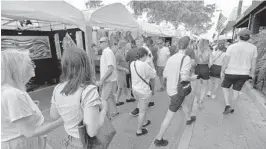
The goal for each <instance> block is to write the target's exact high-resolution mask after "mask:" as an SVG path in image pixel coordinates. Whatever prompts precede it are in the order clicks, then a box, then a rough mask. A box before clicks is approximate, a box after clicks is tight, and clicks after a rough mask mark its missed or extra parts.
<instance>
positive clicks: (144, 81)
mask: <svg viewBox="0 0 266 149" xmlns="http://www.w3.org/2000/svg"><path fill="white" fill-rule="evenodd" d="M134 67H135V71H136V73H137V75H138V76H139V78H140V79H141V80H142V81H143V82H144V83H146V84H147V85H148V86H149V87H150V90H152V87H151V84H150V83H148V82H147V81H146V80H145V79H143V78H142V77H141V76H140V75H139V73H138V71H137V68H136V61H135V62H134Z"/></svg>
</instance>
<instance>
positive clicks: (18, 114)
mask: <svg viewBox="0 0 266 149" xmlns="http://www.w3.org/2000/svg"><path fill="white" fill-rule="evenodd" d="M27 116H32V123H34V124H35V126H36V127H38V126H40V125H42V124H43V122H44V117H43V115H42V113H41V111H40V109H39V108H38V106H37V105H36V104H35V103H34V102H33V100H32V99H31V98H30V96H29V94H28V93H27V92H25V91H21V90H19V89H17V88H14V87H12V86H10V85H2V89H1V142H6V141H10V140H12V139H16V138H18V137H19V136H21V133H20V132H19V129H18V128H17V127H16V125H15V124H14V123H13V122H14V121H16V120H19V119H21V118H24V117H27Z"/></svg>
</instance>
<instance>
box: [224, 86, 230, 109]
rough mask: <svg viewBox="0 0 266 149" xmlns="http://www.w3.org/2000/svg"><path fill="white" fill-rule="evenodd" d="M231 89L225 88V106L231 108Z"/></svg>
mask: <svg viewBox="0 0 266 149" xmlns="http://www.w3.org/2000/svg"><path fill="white" fill-rule="evenodd" d="M229 91H230V89H229V88H223V93H224V102H225V106H229V105H230V103H229Z"/></svg>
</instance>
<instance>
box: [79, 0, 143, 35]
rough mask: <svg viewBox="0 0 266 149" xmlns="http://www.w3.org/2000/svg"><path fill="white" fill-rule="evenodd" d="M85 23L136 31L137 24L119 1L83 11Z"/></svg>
mask: <svg viewBox="0 0 266 149" xmlns="http://www.w3.org/2000/svg"><path fill="white" fill-rule="evenodd" d="M83 14H84V16H85V19H86V22H87V24H89V25H90V26H97V27H104V28H111V29H121V30H126V31H137V30H138V29H139V25H138V23H137V21H136V19H135V18H134V17H133V16H132V14H131V13H130V12H129V11H128V10H127V8H126V7H125V6H124V5H123V4H121V3H114V4H110V5H106V6H104V7H101V8H99V9H97V10H95V11H93V12H91V11H88V10H86V11H83Z"/></svg>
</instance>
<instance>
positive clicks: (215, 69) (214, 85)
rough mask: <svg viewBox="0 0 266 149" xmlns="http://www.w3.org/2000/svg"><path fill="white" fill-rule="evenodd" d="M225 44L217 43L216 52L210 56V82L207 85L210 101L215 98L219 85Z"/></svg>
mask: <svg viewBox="0 0 266 149" xmlns="http://www.w3.org/2000/svg"><path fill="white" fill-rule="evenodd" d="M225 51H226V47H225V42H224V41H219V43H218V46H217V51H213V52H212V54H211V56H210V64H209V66H210V76H211V81H210V84H209V88H210V95H209V96H211V98H212V99H215V98H216V93H217V89H218V87H219V85H220V84H221V79H220V76H221V69H222V64H223V58H224V56H225Z"/></svg>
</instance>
